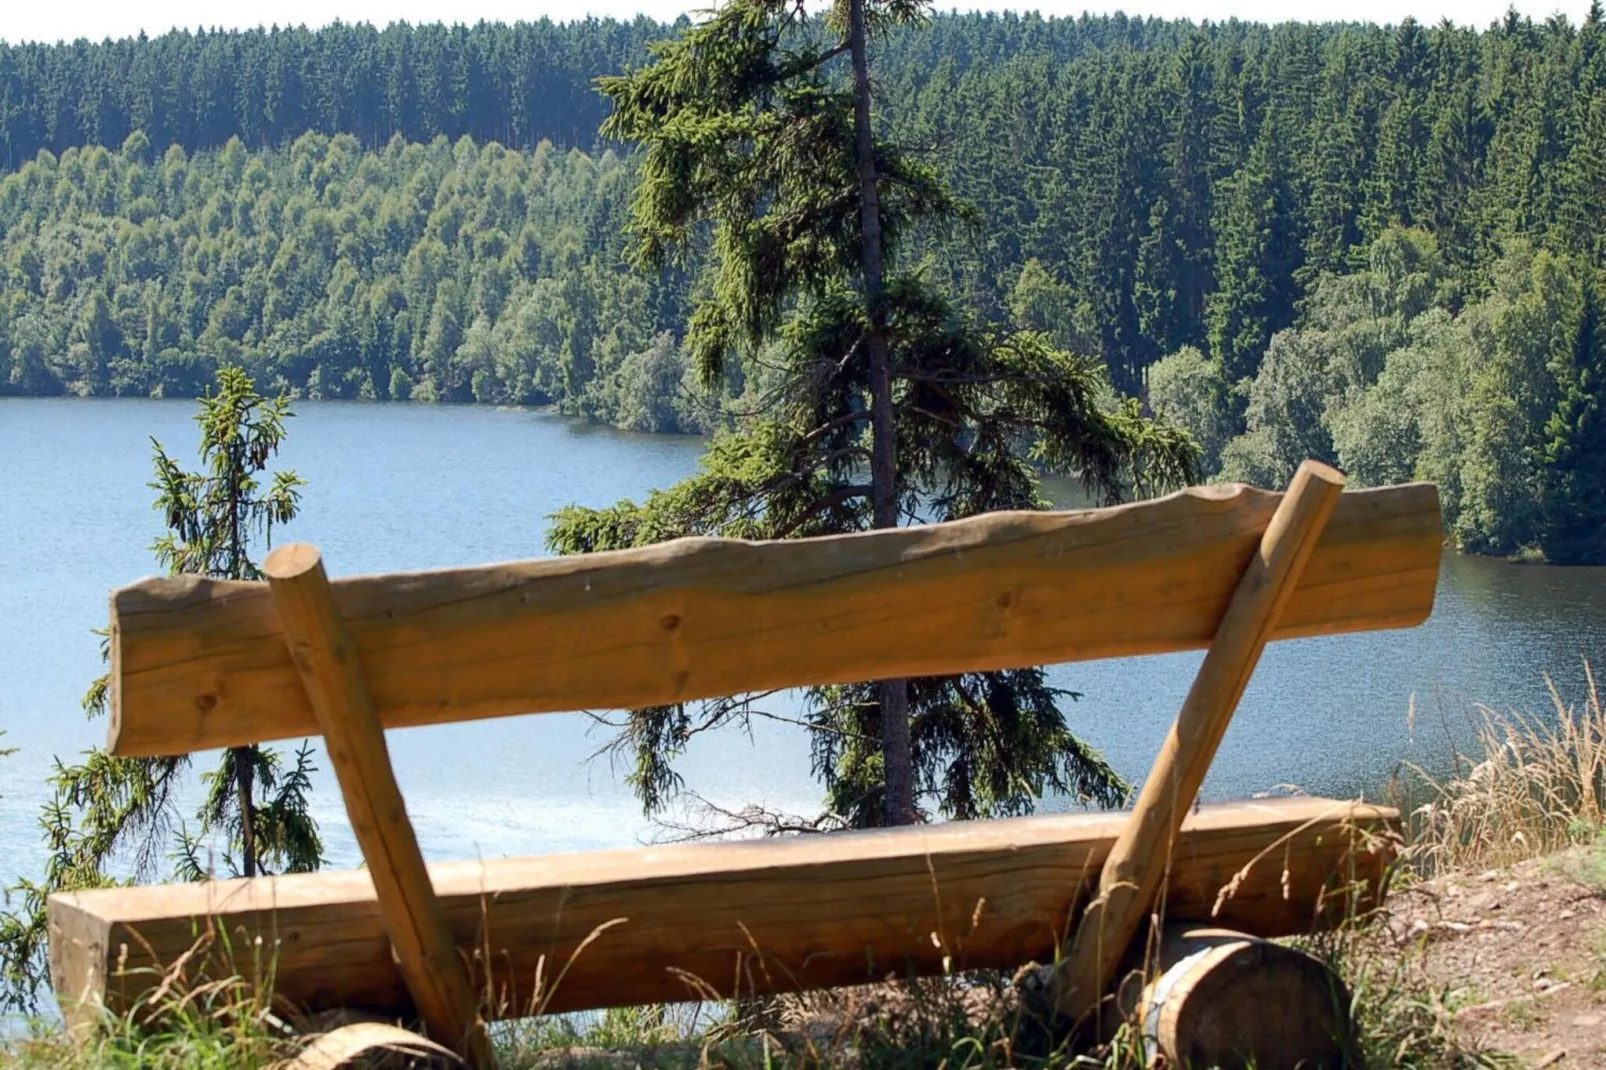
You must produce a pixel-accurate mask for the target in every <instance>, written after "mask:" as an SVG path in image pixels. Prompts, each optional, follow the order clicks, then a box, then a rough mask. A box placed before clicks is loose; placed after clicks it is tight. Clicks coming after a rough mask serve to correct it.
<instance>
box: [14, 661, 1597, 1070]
mask: <svg viewBox="0 0 1606 1070" xmlns="http://www.w3.org/2000/svg"><path fill="white" fill-rule="evenodd" d="M1585 678H1586V682H1587V687H1586V690H1585V694H1584V696H1583V700H1582V701H1581V702H1579V703H1577V704H1568V703H1567V702H1565V701H1564V700H1563V698H1562V696H1561V695H1560V693H1559V692H1558V690H1557V689H1556V687H1555V686H1554V684H1553V683H1550V682H1549V681H1548V680H1547V684H1549V693H1550V696H1551V700H1552V703H1553V706H1554V711H1553V715H1552V716H1546V717H1543V718H1541V717H1534V716H1529V715H1523V714H1518V713H1509V714H1501V713H1497V712H1496V711H1494V710H1492V709H1489V708H1487V707H1479V708H1478V711H1477V712H1478V717H1479V721H1478V724H1477V727H1476V733H1475V734H1476V744H1475V747H1474V748H1473V753H1472V754H1466V755H1457V756H1456V757H1455V759H1454V763H1453V768H1452V770H1451V772H1450V774H1449V775H1447V776H1441V777H1435V776H1433V775H1430V774H1429V773H1428V772H1426V771H1425V770H1423V769H1421V768H1420V767H1412V769H1411V775H1410V776H1409V778H1408V781H1407V782H1406V783H1404V784H1402V785H1400V788H1401V791H1402V793H1403V797H1402V799H1401V802H1402V807H1401V808H1402V810H1403V811H1404V812H1405V813H1406V815H1407V844H1406V846H1405V849H1404V851H1403V853H1402V870H1403V875H1404V878H1405V879H1406V880H1414V879H1423V878H1427V877H1430V876H1432V875H1433V874H1435V873H1443V872H1450V871H1457V870H1462V871H1464V870H1481V869H1487V868H1491V867H1496V866H1501V865H1506V864H1510V863H1513V862H1517V861H1521V860H1524V859H1528V858H1532V857H1536V856H1540V855H1545V854H1550V853H1553V852H1555V851H1557V850H1559V849H1562V848H1566V847H1570V846H1572V845H1575V844H1577V843H1580V842H1583V841H1586V840H1590V839H1597V838H1598V837H1600V836H1601V833H1602V830H1603V829H1606V709H1603V706H1602V701H1601V694H1600V689H1599V688H1598V686H1597V684H1596V680H1595V677H1594V673H1593V671H1592V670H1591V669H1590V667H1589V666H1588V665H1587V664H1586V665H1585ZM596 935H598V934H593V936H596ZM590 942H591V941H589V940H588V941H587V942H586V946H589V944H590ZM1306 946H1307V948H1308V949H1309V950H1311V951H1313V952H1315V953H1316V954H1318V955H1321V956H1322V957H1324V958H1325V959H1326V960H1327V961H1328V962H1329V963H1330V964H1331V965H1332V966H1333V967H1334V969H1335V970H1336V971H1337V973H1338V975H1339V976H1340V977H1342V978H1343V980H1344V982H1345V985H1346V986H1347V989H1348V996H1349V999H1350V1010H1351V1016H1352V1018H1353V1020H1354V1022H1355V1025H1356V1029H1357V1033H1358V1037H1357V1039H1358V1042H1359V1045H1360V1048H1361V1049H1362V1051H1363V1059H1364V1065H1365V1066H1367V1067H1372V1068H1384V1067H1403V1068H1411V1070H1465V1068H1475V1067H1495V1066H1505V1065H1510V1064H1509V1063H1508V1062H1507V1061H1505V1060H1503V1059H1502V1058H1500V1057H1499V1056H1498V1055H1496V1054H1493V1053H1490V1052H1487V1051H1482V1050H1480V1049H1479V1048H1478V1047H1477V1046H1476V1045H1475V1044H1471V1043H1468V1041H1467V1040H1466V1038H1464V1037H1462V1036H1460V1035H1459V1034H1458V1032H1457V1030H1456V1029H1455V1027H1454V1016H1453V1014H1452V1012H1451V1009H1450V1007H1449V1006H1448V1005H1447V998H1446V997H1447V993H1445V992H1444V991H1443V990H1442V989H1439V988H1435V987H1434V985H1433V984H1432V983H1431V982H1430V981H1429V980H1428V977H1427V974H1426V972H1425V971H1424V970H1422V969H1421V968H1420V966H1421V963H1420V960H1419V959H1417V958H1414V957H1413V956H1412V955H1410V954H1401V953H1400V951H1399V949H1398V948H1397V947H1394V946H1392V945H1389V944H1388V943H1387V942H1386V941H1383V940H1381V939H1379V938H1378V933H1377V929H1376V927H1375V926H1374V925H1372V924H1371V922H1370V919H1368V918H1365V917H1356V918H1352V919H1350V922H1349V923H1348V924H1345V925H1342V926H1340V927H1339V928H1338V929H1337V930H1336V931H1334V932H1330V933H1325V934H1322V935H1320V936H1317V937H1313V938H1311V939H1310V940H1309V941H1307V942H1306ZM581 950H583V948H582V949H581ZM577 954H578V952H577ZM569 964H572V960H571V963H569ZM569 964H563V966H562V968H561V969H559V970H557V971H556V975H555V976H554V977H553V978H552V979H551V981H550V982H547V981H543V980H542V979H541V978H537V979H536V982H535V985H534V992H535V995H533V996H532V997H529V1013H532V1014H534V1015H536V1017H531V1018H528V1019H525V1020H523V1021H518V1022H504V1023H501V1024H499V1025H497V1026H495V1027H494V1028H493V1031H492V1035H493V1039H494V1041H495V1043H496V1047H497V1052H498V1058H499V1062H500V1065H501V1066H502V1067H503V1068H504V1070H519V1068H535V1067H540V1068H543V1070H556V1068H559V1067H568V1066H599V1067H603V1066H605V1067H610V1068H614V1067H625V1066H629V1067H666V1068H667V1067H676V1068H680V1067H684V1068H686V1070H690V1068H692V1067H710V1066H721V1067H731V1068H733V1070H749V1068H751V1070H775V1068H777V1067H783V1066H784V1067H793V1066H795V1067H800V1068H801V1067H844V1068H848V1070H915V1068H917V1067H941V1068H943V1070H1002V1068H1005V1067H1031V1068H1033V1070H1060V1068H1064V1070H1139V1068H1140V1067H1143V1066H1145V1065H1146V1063H1145V1060H1144V1053H1143V1051H1142V1048H1141V1045H1139V1044H1138V1043H1136V1036H1137V1030H1136V1029H1135V1027H1134V1023H1132V1022H1127V1023H1125V1024H1124V1025H1120V1026H1118V1027H1117V1028H1115V1029H1114V1030H1113V1033H1112V1035H1111V1036H1110V1037H1109V1038H1108V1039H1107V1040H1106V1041H1105V1042H1104V1043H1103V1044H1102V1045H1100V1046H1099V1047H1097V1048H1094V1049H1092V1050H1086V1049H1084V1050H1081V1051H1079V1052H1073V1051H1072V1050H1070V1048H1069V1047H1068V1046H1067V1045H1065V1044H1064V1043H1062V1042H1057V1041H1056V1042H1051V1043H1048V1044H1046V1045H1045V1044H1044V1043H1042V1037H1041V1035H1040V1034H1034V1033H1032V1032H1031V1026H1030V1024H1029V1023H1028V1022H1027V1021H1026V1019H1025V1018H1024V1017H1023V1016H1022V1015H1021V1014H1020V1013H1019V1007H1018V1001H1017V1000H1016V998H1015V994H1014V992H1013V990H1012V989H1011V988H1010V986H1009V985H1008V984H1007V982H1006V981H1005V980H1004V979H1003V978H1002V977H999V976H996V975H991V974H988V975H976V974H962V973H956V974H955V975H954V976H949V977H943V978H936V979H931V980H924V981H918V982H904V983H898V984H885V985H876V986H870V987H866V988H859V989H842V990H836V991H831V992H817V993H805V994H799V995H792V996H782V997H773V998H754V999H748V1000H744V1001H738V1002H733V1003H726V1004H722V1005H719V1006H717V1007H714V1008H713V1009H712V1011H711V1010H710V1007H709V1006H708V1005H704V1006H702V1007H697V1008H690V1007H686V1008H681V1007H667V1008H666V1007H647V1008H625V1009H615V1010H610V1011H607V1012H604V1013H602V1014H596V1015H587V1016H572V1015H571V1016H559V1017H540V1016H539V1012H540V1011H541V1010H542V1009H544V1007H545V1005H546V1003H547V1001H548V1000H549V999H550V996H551V992H552V990H554V989H556V988H557V987H558V986H560V985H561V983H562V979H563V975H564V973H566V972H567V966H568V965H569ZM184 965H185V964H184V963H183V962H180V963H178V964H175V967H174V969H173V970H172V971H170V972H169V974H168V975H167V976H165V977H164V978H163V983H162V984H161V985H160V986H158V988H157V989H156V992H155V994H153V996H152V997H150V998H149V999H148V1000H147V1001H145V1002H143V1003H142V1004H141V1005H140V1006H138V1007H135V1008H133V1009H131V1010H130V1011H129V1012H127V1013H126V1014H123V1015H121V1016H112V1015H105V1016H104V1017H103V1019H102V1020H101V1022H100V1023H99V1025H98V1027H96V1028H92V1029H88V1030H84V1031H81V1032H78V1033H76V1034H67V1033H64V1032H63V1031H62V1030H61V1029H60V1027H59V1026H52V1025H38V1026H36V1027H35V1029H34V1032H33V1033H32V1034H31V1035H27V1036H22V1037H13V1038H12V1039H10V1040H6V1039H4V1038H3V1037H0V1064H5V1065H8V1066H12V1065H14V1066H18V1067H21V1068H23V1070H33V1068H36V1067H37V1068H44V1067H50V1068H58V1067H59V1068H63V1070H80V1068H81V1070H100V1068H108V1067H156V1068H159V1070H165V1068H169V1067H171V1068H175V1070H176V1068H179V1067H192V1066H194V1067H218V1068H223V1067H229V1068H234V1067H244V1068H252V1067H261V1066H271V1065H273V1064H274V1063H276V1062H278V1061H280V1060H283V1059H286V1058H289V1057H292V1056H293V1055H294V1054H295V1053H296V1052H297V1051H299V1050H301V1048H302V1046H303V1045H304V1044H305V1043H306V1035H305V1034H306V1029H307V1027H306V1026H305V1024H303V1023H290V1022H287V1021H286V1020H284V1019H283V1018H281V1017H280V1016H279V1015H278V1014H276V1013H275V1008H274V1006H273V1003H272V1000H271V998H270V996H269V995H268V993H269V992H270V991H271V984H272V977H271V974H272V971H271V968H269V969H268V970H267V971H266V974H267V976H266V977H265V978H264V977H263V976H262V975H263V973H264V971H263V969H262V964H260V963H257V964H255V965H254V968H253V969H251V970H249V971H247V972H248V973H250V974H251V975H253V976H255V977H256V978H257V981H256V982H254V983H253V982H252V981H250V980H248V979H242V977H234V978H231V979H230V980H228V981H223V982H201V981H196V982H193V983H192V982H191V981H190V980H189V979H188V978H187V977H185V976H184ZM554 965H556V964H554ZM485 995H486V997H487V1003H488V1004H490V1005H499V1003H505V1002H506V1001H507V999H508V994H507V993H502V994H500V996H501V998H500V1000H498V999H496V998H493V997H495V996H496V995H497V994H496V993H491V992H489V991H488V992H487V993H485ZM519 1002H520V1003H521V1005H522V1004H523V1003H524V1002H525V1001H523V1000H521V1001H519ZM506 1010H507V1008H504V1011H506ZM296 1024H300V1025H301V1028H300V1029H297V1028H293V1026H294V1025H296Z"/></svg>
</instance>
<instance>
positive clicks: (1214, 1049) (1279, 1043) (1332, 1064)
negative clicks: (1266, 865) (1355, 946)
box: [1128, 925, 1354, 1070]
mask: <svg viewBox="0 0 1606 1070" xmlns="http://www.w3.org/2000/svg"><path fill="white" fill-rule="evenodd" d="M1157 960H1158V961H1157V962H1156V963H1154V969H1153V973H1152V976H1151V978H1150V980H1149V983H1148V984H1147V985H1144V986H1143V987H1142V989H1141V995H1140V998H1139V1000H1138V1001H1137V1005H1136V1006H1135V1007H1132V1008H1128V1010H1129V1011H1130V1012H1131V1013H1132V1017H1133V1018H1134V1019H1135V1020H1136V1021H1137V1022H1138V1023H1139V1025H1140V1027H1141V1030H1140V1031H1141V1034H1142V1037H1143V1043H1144V1046H1145V1049H1146V1055H1147V1057H1148V1058H1149V1059H1150V1060H1151V1061H1153V1060H1154V1059H1155V1057H1156V1056H1160V1057H1163V1058H1164V1059H1165V1065H1166V1066H1174V1067H1203V1066H1209V1067H1219V1068H1220V1070H1253V1068H1255V1067H1261V1068H1265V1067H1301V1068H1305V1070H1342V1068H1343V1067H1346V1066H1352V1065H1354V1062H1353V1061H1352V1060H1351V1059H1348V1058H1347V1056H1350V1055H1352V1053H1353V1050H1354V1044H1353V1041H1354V1036H1353V1023H1352V1022H1351V1019H1350V1014H1349V997H1348V993H1347V992H1346V990H1345V986H1344V982H1343V979H1342V978H1340V977H1339V976H1338V975H1337V974H1336V973H1334V972H1333V970H1331V969H1330V968H1329V967H1328V966H1327V965H1326V964H1325V963H1323V962H1322V961H1320V960H1319V959H1317V958H1315V957H1314V956H1312V955H1309V954H1307V953H1305V952H1303V951H1300V950H1298V949H1296V948H1292V947H1287V946H1285V945H1282V944H1274V943H1272V942H1270V941H1268V940H1262V939H1260V938H1259V937H1255V936H1249V935H1247V934H1245V933H1240V932H1233V931H1231V930H1228V929H1217V928H1200V927H1195V926H1186V925H1172V926H1167V927H1166V930H1165V932H1164V935H1163V937H1162V939H1161V941H1160V946H1159V954H1158V955H1157Z"/></svg>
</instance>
